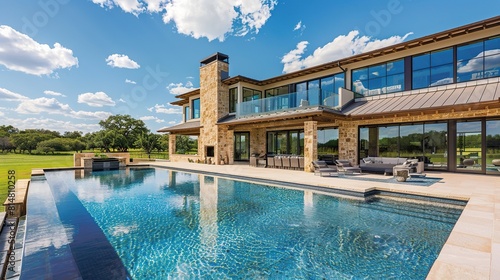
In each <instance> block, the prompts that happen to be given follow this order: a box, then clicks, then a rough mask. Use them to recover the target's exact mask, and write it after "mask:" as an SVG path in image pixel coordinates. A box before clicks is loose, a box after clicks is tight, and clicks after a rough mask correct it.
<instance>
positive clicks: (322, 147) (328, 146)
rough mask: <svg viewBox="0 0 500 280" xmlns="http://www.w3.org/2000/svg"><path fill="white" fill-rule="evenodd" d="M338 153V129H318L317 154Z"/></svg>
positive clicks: (335, 154) (336, 154)
mask: <svg viewBox="0 0 500 280" xmlns="http://www.w3.org/2000/svg"><path fill="white" fill-rule="evenodd" d="M321 155H334V156H336V158H338V155H339V130H338V128H323V129H318V156H321Z"/></svg>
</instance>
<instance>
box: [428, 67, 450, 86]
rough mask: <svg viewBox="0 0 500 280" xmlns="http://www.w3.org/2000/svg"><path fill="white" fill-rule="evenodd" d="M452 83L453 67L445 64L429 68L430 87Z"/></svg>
mask: <svg viewBox="0 0 500 280" xmlns="http://www.w3.org/2000/svg"><path fill="white" fill-rule="evenodd" d="M451 83H453V65H452V64H446V65H442V66H437V67H433V68H431V86H439V85H446V84H451Z"/></svg>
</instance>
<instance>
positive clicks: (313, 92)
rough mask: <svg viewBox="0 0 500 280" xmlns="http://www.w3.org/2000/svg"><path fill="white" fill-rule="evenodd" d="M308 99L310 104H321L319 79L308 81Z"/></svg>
mask: <svg viewBox="0 0 500 280" xmlns="http://www.w3.org/2000/svg"><path fill="white" fill-rule="evenodd" d="M307 94H308V100H309V105H319V99H320V96H319V80H313V81H309V82H308V93H307Z"/></svg>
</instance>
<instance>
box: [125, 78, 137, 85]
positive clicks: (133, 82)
mask: <svg viewBox="0 0 500 280" xmlns="http://www.w3.org/2000/svg"><path fill="white" fill-rule="evenodd" d="M125 83H126V84H133V85H135V84H137V83H136V82H135V81H132V80H129V79H125Z"/></svg>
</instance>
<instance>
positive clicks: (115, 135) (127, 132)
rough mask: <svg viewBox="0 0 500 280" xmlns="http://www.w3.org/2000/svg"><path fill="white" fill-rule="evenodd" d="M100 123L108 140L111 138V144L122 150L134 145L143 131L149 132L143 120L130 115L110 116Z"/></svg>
mask: <svg viewBox="0 0 500 280" xmlns="http://www.w3.org/2000/svg"><path fill="white" fill-rule="evenodd" d="M99 125H100V126H101V127H102V128H103V130H104V131H105V135H101V136H104V137H107V138H108V140H111V142H112V143H111V146H112V147H113V148H115V149H117V150H118V151H120V152H126V151H127V150H128V149H129V148H132V147H134V145H135V143H136V141H137V139H138V138H139V136H140V135H141V134H143V133H148V129H147V128H146V125H145V124H144V122H143V121H142V120H136V119H134V118H132V117H131V116H130V115H115V116H110V117H108V118H107V119H105V120H102V121H100V122H99Z"/></svg>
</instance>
